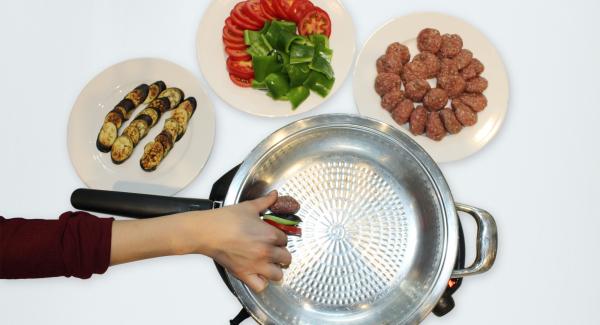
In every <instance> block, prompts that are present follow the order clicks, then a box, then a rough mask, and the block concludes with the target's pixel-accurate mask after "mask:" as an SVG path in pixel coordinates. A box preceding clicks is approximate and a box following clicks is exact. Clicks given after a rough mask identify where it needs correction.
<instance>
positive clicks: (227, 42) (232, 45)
mask: <svg viewBox="0 0 600 325" xmlns="http://www.w3.org/2000/svg"><path fill="white" fill-rule="evenodd" d="M223 44H225V47H226V48H227V47H228V48H230V49H234V50H245V49H246V48H247V46H246V44H245V43H244V40H242V42H241V43H240V42H232V41H230V40H228V39H225V38H223Z"/></svg>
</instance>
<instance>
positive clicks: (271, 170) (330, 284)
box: [225, 114, 458, 324]
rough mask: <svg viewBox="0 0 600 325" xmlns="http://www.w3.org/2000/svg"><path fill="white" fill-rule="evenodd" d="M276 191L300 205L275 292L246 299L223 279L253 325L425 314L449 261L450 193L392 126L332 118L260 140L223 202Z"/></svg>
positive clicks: (452, 247)
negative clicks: (288, 258)
mask: <svg viewBox="0 0 600 325" xmlns="http://www.w3.org/2000/svg"><path fill="white" fill-rule="evenodd" d="M272 189H277V190H278V191H279V192H280V194H282V195H283V194H288V195H292V196H294V197H295V198H296V199H298V201H299V202H300V203H301V204H302V208H301V210H300V211H299V212H298V215H299V216H300V217H301V218H302V219H303V220H304V222H303V224H302V228H303V236H302V237H301V238H295V237H294V238H292V237H290V238H289V242H288V249H289V250H290V252H291V253H292V264H291V265H290V267H289V268H288V269H286V270H284V278H283V280H282V281H281V282H280V283H271V285H269V287H267V289H266V290H265V291H263V292H262V293H259V294H257V293H254V292H253V291H251V290H250V289H249V288H248V287H247V286H246V285H244V284H243V283H242V282H241V281H239V280H238V279H237V278H235V277H234V276H233V275H231V274H229V273H228V278H229V280H230V282H231V284H232V286H233V289H234V291H235V293H236V294H237V296H238V298H239V300H240V302H241V303H242V305H244V307H245V308H246V309H247V310H248V311H249V313H250V314H251V315H252V317H253V318H254V319H255V320H256V321H257V322H259V323H261V324H407V323H416V322H419V321H420V320H422V319H423V318H425V316H427V314H429V313H430V312H431V310H432V309H433V307H434V306H435V304H436V302H437V301H438V299H439V298H440V297H441V295H442V294H443V292H444V290H445V288H446V284H447V281H448V279H449V278H450V274H451V272H452V268H453V264H454V261H455V258H456V251H457V240H458V224H457V216H456V212H455V209H454V202H453V199H452V196H451V193H450V190H449V188H448V185H447V183H446V181H445V179H444V177H443V175H442V173H441V171H440V170H439V168H438V167H437V165H436V164H435V162H434V161H433V160H432V159H431V158H430V157H429V155H427V153H426V152H425V151H424V150H423V149H422V148H421V147H420V146H419V145H418V144H416V143H415V142H414V141H413V140H412V139H410V138H409V137H408V136H406V135H405V134H404V133H402V132H400V131H398V130H396V129H394V128H393V127H391V126H389V125H387V124H385V123H381V122H378V121H375V120H372V119H367V118H364V117H359V116H354V115H345V114H333V115H320V116H315V117H309V118H306V119H303V120H299V121H296V122H294V123H291V124H289V125H287V126H285V127H283V128H281V129H279V130H277V131H276V132H274V133H273V134H271V135H270V136H269V137H267V138H266V139H265V140H264V141H262V142H261V143H260V144H259V145H258V146H257V147H256V148H255V149H254V150H253V151H252V152H251V153H250V154H249V156H248V157H247V158H246V160H244V163H243V164H242V165H241V166H240V168H239V170H238V172H237V173H236V176H235V177H234V179H233V181H232V183H231V186H230V188H229V191H228V193H227V197H226V200H225V204H227V205H230V204H235V203H237V202H241V201H244V200H247V199H252V198H255V197H258V196H260V195H263V194H266V193H267V192H269V191H270V190H272Z"/></svg>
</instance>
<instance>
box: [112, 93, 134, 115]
mask: <svg viewBox="0 0 600 325" xmlns="http://www.w3.org/2000/svg"><path fill="white" fill-rule="evenodd" d="M136 107H137V106H136V105H135V104H134V103H133V101H132V100H131V99H127V98H125V99H122V100H121V101H120V102H119V103H118V104H117V106H115V108H114V109H118V110H120V111H121V112H124V115H125V120H128V119H129V118H130V117H131V114H133V111H135V108H136Z"/></svg>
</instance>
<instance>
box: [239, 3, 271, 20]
mask: <svg viewBox="0 0 600 325" xmlns="http://www.w3.org/2000/svg"><path fill="white" fill-rule="evenodd" d="M242 11H243V12H244V14H246V16H248V17H250V18H251V19H253V20H255V21H260V22H264V21H265V20H267V17H266V16H265V13H264V12H263V10H262V7H261V5H260V0H248V1H246V5H245V6H244V7H242Z"/></svg>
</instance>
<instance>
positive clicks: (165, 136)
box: [154, 130, 175, 158]
mask: <svg viewBox="0 0 600 325" xmlns="http://www.w3.org/2000/svg"><path fill="white" fill-rule="evenodd" d="M154 141H156V142H160V144H162V146H163V148H164V149H165V154H164V156H163V158H164V157H166V156H167V155H168V154H169V151H171V149H173V145H174V144H175V141H173V138H172V137H171V134H170V133H169V132H167V131H165V130H162V131H161V132H160V133H159V134H158V135H157V136H156V137H155V138H154Z"/></svg>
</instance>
